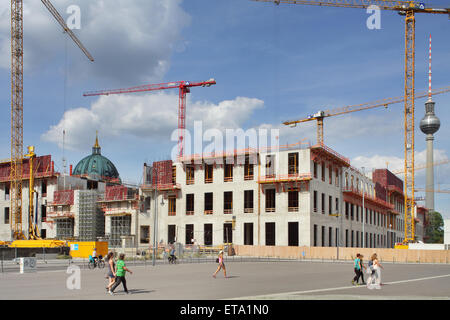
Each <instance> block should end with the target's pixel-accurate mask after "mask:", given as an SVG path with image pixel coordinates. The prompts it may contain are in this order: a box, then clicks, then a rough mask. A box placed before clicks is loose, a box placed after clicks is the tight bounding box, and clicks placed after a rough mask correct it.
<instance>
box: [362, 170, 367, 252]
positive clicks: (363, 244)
mask: <svg viewBox="0 0 450 320" xmlns="http://www.w3.org/2000/svg"><path fill="white" fill-rule="evenodd" d="M361 169H362V171H363V179H362V184H363V190H362V233H363V237H362V247H363V248H365V244H366V243H365V241H364V239H365V233H364V225H365V224H366V219H365V216H366V215H365V210H364V209H365V208H364V193H365V184H364V176H365V175H364V167H362V168H361Z"/></svg>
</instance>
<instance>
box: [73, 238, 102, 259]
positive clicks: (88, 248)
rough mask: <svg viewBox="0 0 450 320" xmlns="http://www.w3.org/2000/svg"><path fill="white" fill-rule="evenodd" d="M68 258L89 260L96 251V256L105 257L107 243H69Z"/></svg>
mask: <svg viewBox="0 0 450 320" xmlns="http://www.w3.org/2000/svg"><path fill="white" fill-rule="evenodd" d="M68 245H69V246H70V256H71V257H72V258H89V256H90V255H92V252H93V251H94V248H96V249H97V250H96V251H97V256H99V255H102V256H103V257H105V256H106V255H107V254H108V242H107V241H69V242H68Z"/></svg>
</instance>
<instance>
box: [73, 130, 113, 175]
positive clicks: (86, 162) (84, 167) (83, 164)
mask: <svg viewBox="0 0 450 320" xmlns="http://www.w3.org/2000/svg"><path fill="white" fill-rule="evenodd" d="M72 175H74V176H87V177H89V178H94V179H96V180H111V179H119V172H118V171H117V169H116V167H115V166H114V164H113V163H112V162H111V161H110V160H109V159H108V158H106V157H104V156H102V155H101V148H100V145H99V144H98V137H96V138H95V145H94V146H93V147H92V154H91V155H90V156H87V157H85V158H83V159H82V160H81V161H80V162H78V164H77V165H76V166H75V169H74V170H73V173H72Z"/></svg>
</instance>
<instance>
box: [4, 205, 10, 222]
mask: <svg viewBox="0 0 450 320" xmlns="http://www.w3.org/2000/svg"><path fill="white" fill-rule="evenodd" d="M4 223H5V224H9V208H8V207H5V217H4Z"/></svg>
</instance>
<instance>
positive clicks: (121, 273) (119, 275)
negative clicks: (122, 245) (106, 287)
mask: <svg viewBox="0 0 450 320" xmlns="http://www.w3.org/2000/svg"><path fill="white" fill-rule="evenodd" d="M124 258H125V254H123V253H121V254H120V255H119V260H117V263H116V282H115V283H114V285H113V286H112V287H111V290H110V292H109V293H110V294H111V295H114V290H116V288H117V287H118V286H119V284H121V283H122V285H123V289H124V291H125V293H126V294H128V293H129V292H128V288H127V281H126V279H125V273H126V272H127V271H128V272H129V273H131V274H133V272H132V271H131V270H130V269H128V268H127V267H126V266H125V261H124Z"/></svg>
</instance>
